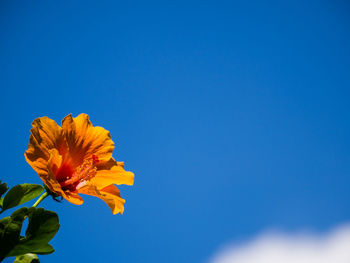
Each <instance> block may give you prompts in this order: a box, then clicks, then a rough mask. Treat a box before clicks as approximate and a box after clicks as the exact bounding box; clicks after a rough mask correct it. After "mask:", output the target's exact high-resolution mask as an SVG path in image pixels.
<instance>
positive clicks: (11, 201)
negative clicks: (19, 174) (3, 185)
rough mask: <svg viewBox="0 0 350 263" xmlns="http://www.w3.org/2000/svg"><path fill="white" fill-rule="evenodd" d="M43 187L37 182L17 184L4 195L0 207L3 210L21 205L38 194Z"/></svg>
mask: <svg viewBox="0 0 350 263" xmlns="http://www.w3.org/2000/svg"><path fill="white" fill-rule="evenodd" d="M43 191H44V188H43V187H42V186H41V185H38V184H19V185H16V186H14V187H12V188H11V189H10V191H8V193H7V194H6V195H5V198H4V200H3V204H2V208H3V209H4V210H6V209H9V208H12V207H15V206H18V205H21V204H23V203H25V202H28V201H30V200H32V199H34V198H35V197H37V196H39V195H40V194H41V193H42V192H43Z"/></svg>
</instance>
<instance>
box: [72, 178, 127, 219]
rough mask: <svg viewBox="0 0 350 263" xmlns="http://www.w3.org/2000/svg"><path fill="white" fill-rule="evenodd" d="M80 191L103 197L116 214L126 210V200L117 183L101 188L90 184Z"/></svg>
mask: <svg viewBox="0 0 350 263" xmlns="http://www.w3.org/2000/svg"><path fill="white" fill-rule="evenodd" d="M79 193H81V194H86V195H92V196H96V197H98V198H101V199H102V200H103V201H105V202H106V204H107V205H108V206H109V208H110V209H111V210H112V213H113V214H114V215H115V214H117V213H121V214H123V212H124V203H125V200H124V199H123V198H121V197H120V191H119V190H118V188H117V187H116V186H115V185H109V186H107V187H105V188H103V189H101V190H97V188H96V187H95V186H93V185H91V184H88V185H86V186H84V187H82V188H80V189H79Z"/></svg>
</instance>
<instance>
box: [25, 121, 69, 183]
mask: <svg viewBox="0 0 350 263" xmlns="http://www.w3.org/2000/svg"><path fill="white" fill-rule="evenodd" d="M32 126H33V128H32V129H31V130H30V132H31V135H30V137H29V145H28V150H27V151H25V153H24V156H25V158H26V161H27V162H28V163H29V165H30V166H31V167H32V168H33V169H34V170H35V171H36V172H37V173H38V174H39V176H40V177H42V176H46V175H47V173H48V171H47V161H48V160H49V158H50V153H49V150H50V149H54V148H56V149H57V150H58V151H60V152H61V154H63V153H64V151H65V150H66V147H65V141H64V137H63V135H62V129H61V127H60V126H58V125H57V123H56V122H55V121H54V120H51V119H50V118H48V117H41V118H38V119H35V120H34V121H33V123H32Z"/></svg>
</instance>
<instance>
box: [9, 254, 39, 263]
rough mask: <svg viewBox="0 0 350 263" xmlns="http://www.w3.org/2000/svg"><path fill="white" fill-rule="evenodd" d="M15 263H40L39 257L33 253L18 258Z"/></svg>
mask: <svg viewBox="0 0 350 263" xmlns="http://www.w3.org/2000/svg"><path fill="white" fill-rule="evenodd" d="M13 263H40V261H39V259H38V256H37V255H35V254H32V253H28V254H25V255H21V256H17V257H16V259H15V261H13Z"/></svg>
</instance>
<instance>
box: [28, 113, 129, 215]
mask: <svg viewBox="0 0 350 263" xmlns="http://www.w3.org/2000/svg"><path fill="white" fill-rule="evenodd" d="M32 126H33V128H32V129H31V130H30V132H31V135H30V137H29V145H28V150H27V151H26V152H25V154H24V155H25V158H26V160H27V162H28V163H29V164H30V166H31V167H32V168H33V169H34V170H35V171H36V172H37V173H38V175H39V176H40V178H41V180H42V181H43V182H44V184H46V185H47V187H48V188H49V189H50V190H51V191H52V192H53V193H55V194H57V195H59V196H62V197H64V198H65V199H67V200H68V201H69V202H71V203H73V204H76V205H81V204H82V203H83V202H84V201H83V199H82V198H81V197H80V196H79V194H87V195H93V196H96V197H99V198H101V199H102V200H103V201H105V202H106V203H107V205H108V206H109V207H110V208H111V210H112V212H113V214H117V213H119V212H120V213H121V214H122V213H123V211H124V203H125V200H124V199H122V198H121V197H120V192H119V190H118V188H117V187H116V186H115V185H114V184H117V185H119V184H127V185H132V184H133V183H134V174H133V173H131V172H127V171H125V170H124V163H123V162H117V161H115V160H114V159H113V157H112V152H113V149H114V143H113V141H112V140H111V136H110V134H109V132H108V131H107V130H105V129H104V128H102V127H93V126H92V124H91V122H90V121H89V116H88V115H86V114H80V115H79V116H78V117H76V118H73V117H72V114H69V115H68V116H66V117H65V118H64V119H63V120H62V126H61V127H60V126H59V125H57V123H56V122H55V121H54V120H51V119H50V118H48V117H42V118H38V119H35V120H34V121H33V123H32Z"/></svg>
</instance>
